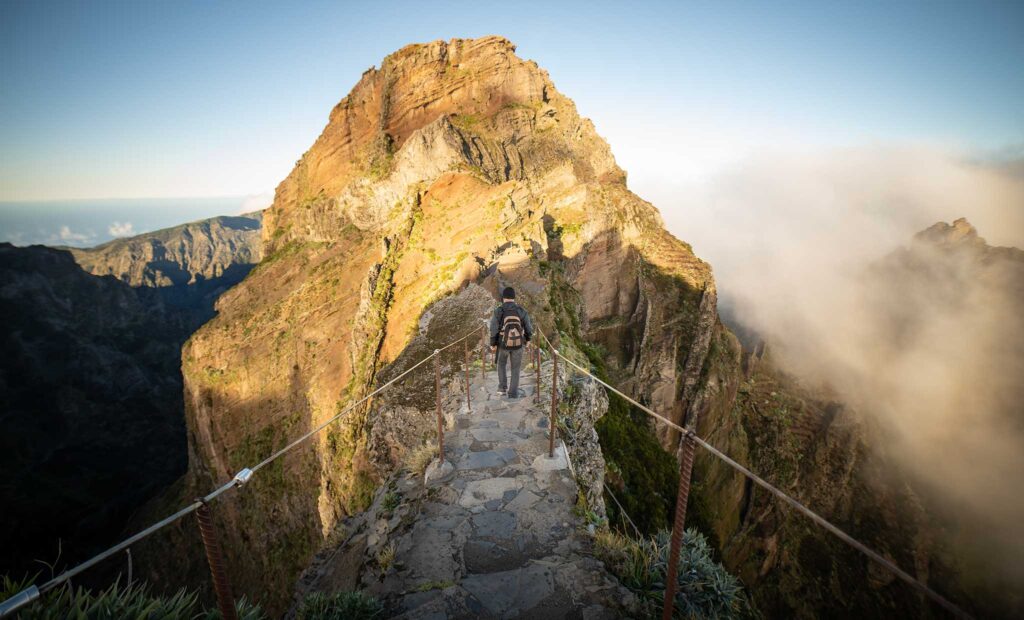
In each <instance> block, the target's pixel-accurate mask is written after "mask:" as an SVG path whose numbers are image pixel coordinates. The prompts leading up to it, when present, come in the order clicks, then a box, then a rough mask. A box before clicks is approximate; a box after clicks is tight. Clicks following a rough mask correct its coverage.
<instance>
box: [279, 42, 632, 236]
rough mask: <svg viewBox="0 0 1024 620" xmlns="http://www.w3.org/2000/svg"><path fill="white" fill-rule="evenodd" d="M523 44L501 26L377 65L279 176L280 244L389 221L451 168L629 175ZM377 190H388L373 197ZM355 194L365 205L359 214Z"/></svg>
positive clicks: (509, 173) (600, 177)
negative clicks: (521, 52)
mask: <svg viewBox="0 0 1024 620" xmlns="http://www.w3.org/2000/svg"><path fill="white" fill-rule="evenodd" d="M515 49H516V48H515V45H514V44H513V43H512V42H511V41H509V40H508V39H506V38H504V37H500V36H487V37H482V38H479V39H451V40H449V41H433V42H430V43H417V44H412V45H407V46H405V47H403V48H401V49H400V50H398V51H396V52H394V53H392V54H390V55H388V56H387V57H386V58H385V59H384V60H383V61H382V62H381V64H380V68H373V69H370V70H368V71H367V72H365V73H364V74H363V75H362V77H361V78H360V80H359V82H358V83H357V84H356V85H355V86H354V87H353V88H352V91H351V92H350V93H349V94H348V95H347V96H345V97H344V98H343V99H342V100H341V101H340V102H339V103H338V104H337V105H336V106H335V107H334V109H333V110H332V111H331V114H330V118H329V120H328V123H327V126H326V127H325V128H324V130H323V133H322V134H321V135H320V137H319V138H318V139H317V140H316V142H315V143H314V144H313V145H312V146H311V147H310V149H309V150H308V151H307V152H306V153H305V154H304V155H303V156H302V158H301V159H300V160H299V161H298V162H297V163H296V166H295V168H294V169H293V170H292V172H291V174H289V175H288V177H287V178H286V179H285V180H284V181H282V182H281V184H280V185H279V186H278V188H277V192H276V194H275V198H274V204H273V206H272V207H271V208H270V210H269V211H268V212H267V219H266V221H265V229H264V239H265V240H266V242H267V249H268V251H271V252H272V251H273V250H274V249H276V248H277V247H282V246H283V245H284V244H286V243H288V242H290V241H298V242H305V241H328V240H333V239H337V238H338V235H339V234H340V232H341V230H342V229H343V227H344V225H345V224H346V222H343V221H342V220H348V221H351V222H352V223H354V224H355V225H356V226H357V227H360V228H367V227H373V226H377V225H380V224H382V223H385V222H387V221H388V220H390V219H393V218H392V217H391V216H392V215H394V214H393V213H392V211H393V210H392V207H394V206H395V205H396V203H398V202H401V201H403V199H405V198H407V197H409V196H411V195H413V194H415V191H413V190H414V188H415V187H416V186H417V185H418V184H421V183H424V182H432V180H433V179H435V178H437V176H438V174H439V173H440V172H442V171H443V170H456V169H462V170H482V171H484V172H485V173H487V174H486V176H488V177H489V179H488V180H489V181H490V182H497V183H500V182H504V181H508V180H509V179H510V178H512V177H515V178H517V179H518V180H527V179H537V178H539V177H541V176H543V175H545V174H547V173H548V172H550V171H551V170H553V169H556V168H558V167H560V166H565V165H567V164H568V165H570V166H571V168H572V174H573V175H574V176H575V177H576V178H577V179H579V180H581V181H584V182H589V181H596V182H599V183H606V182H612V183H623V182H624V181H625V173H624V172H623V171H622V170H621V169H620V168H619V167H618V166H617V165H616V163H615V160H614V157H613V156H612V154H611V149H610V148H609V147H608V144H607V143H606V142H605V141H604V140H603V139H601V137H600V136H598V135H597V132H596V131H595V129H594V126H593V124H592V123H591V122H590V121H589V120H587V119H584V118H581V117H580V116H579V114H578V112H577V110H576V106H575V104H574V103H573V102H572V100H571V99H569V98H568V97H565V96H564V95H562V94H561V93H559V92H558V91H557V90H556V89H555V87H554V84H553V83H552V82H551V79H550V77H549V76H548V74H547V72H546V71H544V70H543V69H542V68H540V67H539V66H538V65H537V63H535V62H533V61H529V60H524V59H522V58H520V57H518V56H516V55H515ZM439 167H440V169H439ZM493 172H501V173H500V174H491V173H493ZM502 177H503V178H502ZM367 191H372V192H374V193H375V194H376V197H375V198H373V199H372V200H369V201H367V200H366V199H365V198H366V193H367ZM352 203H358V204H360V205H363V206H360V207H359V209H360V210H361V211H363V212H364V213H362V214H359V215H356V216H353V214H352V213H351V212H350V211H349V210H348V209H347V208H346V204H352ZM365 205H371V206H372V208H371V209H370V210H369V212H367V209H366V208H364V207H365ZM339 212H340V213H342V214H344V215H346V216H347V217H346V218H342V219H339V218H338V217H337V215H338V213H339ZM339 223H341V225H340V226H338V225H337V224H339Z"/></svg>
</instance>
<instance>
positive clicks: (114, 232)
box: [107, 222, 135, 237]
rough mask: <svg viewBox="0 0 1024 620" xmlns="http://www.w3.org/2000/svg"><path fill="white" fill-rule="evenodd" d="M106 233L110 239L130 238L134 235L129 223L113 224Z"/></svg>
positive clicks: (133, 229) (132, 227)
mask: <svg viewBox="0 0 1024 620" xmlns="http://www.w3.org/2000/svg"><path fill="white" fill-rule="evenodd" d="M107 232H108V233H110V236H111V237H131V236H132V235H134V234H135V227H134V226H132V223H131V222H113V223H112V224H111V225H110V226H109V227H108V228H107Z"/></svg>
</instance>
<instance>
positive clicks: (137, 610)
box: [0, 576, 266, 620]
mask: <svg viewBox="0 0 1024 620" xmlns="http://www.w3.org/2000/svg"><path fill="white" fill-rule="evenodd" d="M30 583H32V580H31V579H26V580H24V581H16V580H13V579H11V578H9V577H6V576H5V577H4V578H3V583H2V585H3V588H2V590H3V591H2V593H0V600H7V599H8V598H10V597H11V596H14V595H15V594H17V593H18V592H20V591H21V590H23V589H24V588H25V587H27V586H28V585H29V584H30ZM235 607H236V609H237V610H238V617H239V618H241V619H242V620H263V619H264V618H266V614H264V613H263V610H262V609H260V607H259V606H258V605H253V604H251V603H249V602H248V601H246V600H245V598H242V599H240V600H239V601H238V602H237V603H236V606H235ZM220 617H221V615H220V612H219V611H218V610H216V609H204V608H203V607H202V606H201V605H200V604H199V597H198V596H197V595H196V593H195V592H189V591H187V590H184V589H182V590H178V592H177V593H176V594H174V595H172V596H156V595H153V594H151V593H150V592H149V588H148V587H147V586H146V585H145V584H138V583H134V584H130V585H122V584H121V583H119V582H114V584H113V585H111V586H110V587H109V588H107V589H105V590H101V591H99V592H91V591H89V590H86V589H85V588H82V587H79V588H72V587H62V588H57V589H55V590H51V591H50V592H47V593H46V594H44V595H43V596H42V597H41V598H40V599H39V600H38V601H36V602H34V603H32V604H30V605H28V606H27V607H24V608H22V609H21V611H20V612H19V613H18V618H19V619H20V620H58V619H64V618H76V619H82V620H93V619H96V620H99V619H107V618H145V619H146V620H163V619H165V618H166V619H168V620H170V619H172V618H173V619H175V620H177V619H179V618H191V619H193V620H215V619H217V618H220Z"/></svg>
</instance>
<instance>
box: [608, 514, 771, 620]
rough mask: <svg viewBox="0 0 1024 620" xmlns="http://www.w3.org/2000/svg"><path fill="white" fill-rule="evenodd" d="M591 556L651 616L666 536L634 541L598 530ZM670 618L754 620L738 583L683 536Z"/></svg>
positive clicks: (698, 540)
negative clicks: (750, 619) (639, 599)
mask: <svg viewBox="0 0 1024 620" xmlns="http://www.w3.org/2000/svg"><path fill="white" fill-rule="evenodd" d="M594 546H595V551H596V553H597V555H598V557H600V558H601V560H602V561H604V563H605V565H606V566H607V567H608V569H609V570H610V571H611V572H612V573H614V574H615V576H616V577H618V579H619V581H621V582H622V583H623V585H625V586H626V587H628V588H629V589H631V590H633V591H634V592H636V593H637V594H639V595H640V596H642V597H644V598H646V599H647V601H648V607H649V610H650V611H651V612H653V611H654V608H655V607H660V606H661V605H662V604H663V601H664V600H665V581H666V577H667V575H668V566H669V546H670V535H669V533H668V532H667V531H661V532H658V534H657V535H655V536H653V537H651V538H642V539H639V540H636V539H633V538H629V537H627V536H623V535H621V534H618V533H616V532H614V531H612V530H601V531H599V532H598V534H597V537H596V539H595V545H594ZM676 583H677V588H678V589H677V591H676V597H675V616H674V617H676V618H748V617H756V613H755V612H754V610H753V609H752V608H751V606H750V603H749V601H748V599H747V597H746V594H745V593H744V592H743V587H742V585H741V584H740V582H739V580H738V579H736V577H734V576H733V575H731V574H729V572H728V571H727V570H725V568H724V567H723V566H722V565H721V564H719V563H718V562H715V561H714V559H712V556H711V547H710V546H709V545H708V542H707V540H706V539H705V538H704V536H703V535H702V534H700V533H699V532H697V531H696V530H694V529H692V528H691V529H688V530H686V533H685V534H684V536H683V545H682V548H681V549H680V552H679V570H678V573H677V578H676Z"/></svg>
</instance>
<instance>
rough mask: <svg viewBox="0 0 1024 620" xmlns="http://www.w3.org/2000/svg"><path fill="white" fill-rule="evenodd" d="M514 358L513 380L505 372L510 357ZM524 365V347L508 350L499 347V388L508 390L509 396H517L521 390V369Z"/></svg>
mask: <svg viewBox="0 0 1024 620" xmlns="http://www.w3.org/2000/svg"><path fill="white" fill-rule="evenodd" d="M510 358H511V359H512V381H509V380H508V378H507V375H506V374H505V367H506V366H507V365H508V361H509V359H510ZM522 365H523V349H522V348H519V349H512V350H508V349H505V348H502V347H498V389H499V390H502V391H504V390H506V389H507V390H508V395H509V396H515V395H516V394H517V393H518V390H519V369H520V368H521V367H522Z"/></svg>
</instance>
